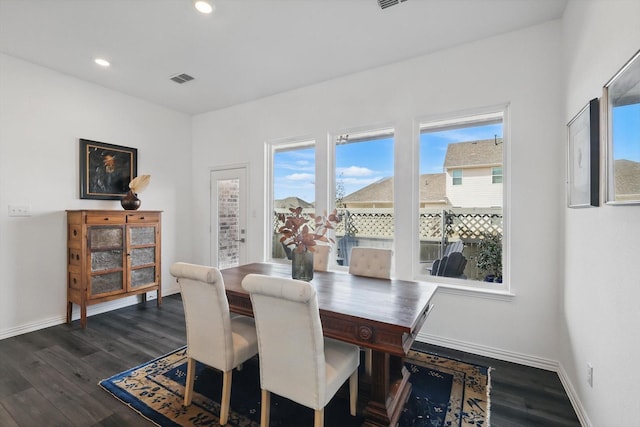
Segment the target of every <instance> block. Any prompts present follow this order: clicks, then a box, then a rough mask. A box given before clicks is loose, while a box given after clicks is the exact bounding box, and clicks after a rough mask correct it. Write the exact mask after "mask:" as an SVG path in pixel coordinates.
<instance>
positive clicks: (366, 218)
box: [332, 129, 394, 266]
mask: <svg viewBox="0 0 640 427" xmlns="http://www.w3.org/2000/svg"><path fill="white" fill-rule="evenodd" d="M393 150H394V131H393V129H381V130H375V131H367V132H356V133H349V134H344V135H340V136H338V137H337V138H336V140H335V161H336V170H335V182H336V207H337V209H338V212H339V213H340V214H341V216H342V221H341V222H340V223H338V225H337V228H336V247H337V250H335V251H332V254H333V256H335V261H336V263H337V264H338V265H343V266H347V265H349V256H350V253H351V248H352V247H354V246H368V247H379V248H392V247H393V238H394V219H393V212H394V194H393V173H394V161H393V158H394V153H393Z"/></svg>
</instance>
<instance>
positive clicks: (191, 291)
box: [170, 262, 234, 371]
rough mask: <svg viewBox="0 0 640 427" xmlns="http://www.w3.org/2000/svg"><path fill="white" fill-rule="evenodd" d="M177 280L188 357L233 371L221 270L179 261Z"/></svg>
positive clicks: (173, 270)
mask: <svg viewBox="0 0 640 427" xmlns="http://www.w3.org/2000/svg"><path fill="white" fill-rule="evenodd" d="M170 271H171V274H172V275H173V276H175V277H177V279H178V283H179V284H180V293H181V295H182V303H183V305H184V316H185V320H186V325H187V354H188V355H189V357H192V358H194V359H196V360H198V361H200V362H203V363H206V364H207V365H209V366H212V367H214V368H216V369H220V370H222V371H230V370H231V369H233V368H234V360H233V359H234V351H233V337H232V332H231V316H230V313H229V302H228V301H227V295H226V293H225V288H224V281H223V279H222V275H221V274H220V270H218V269H217V268H215V267H208V266H202V265H195V264H187V263H184V262H178V263H175V264H173V265H172V266H171V270H170Z"/></svg>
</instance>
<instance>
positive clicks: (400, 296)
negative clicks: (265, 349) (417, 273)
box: [221, 263, 437, 354]
mask: <svg viewBox="0 0 640 427" xmlns="http://www.w3.org/2000/svg"><path fill="white" fill-rule="evenodd" d="M221 273H222V276H223V278H224V282H225V288H226V291H227V297H228V298H229V305H230V309H231V310H232V311H235V312H239V313H241V314H247V315H252V309H251V306H250V301H249V296H248V293H247V292H246V291H245V290H244V289H242V279H243V278H244V277H245V276H246V275H247V274H252V273H254V274H265V275H269V276H279V277H283V278H291V266H290V265H288V264H277V263H253V264H247V265H242V266H238V267H232V268H227V269H223V270H221ZM310 283H311V284H312V285H313V286H314V287H315V289H316V293H317V298H318V306H319V309H320V316H321V319H322V322H323V330H325V335H326V336H330V337H333V338H336V339H341V340H344V341H348V342H352V343H354V344H358V345H362V346H365V347H370V348H373V349H378V350H381V351H385V352H387V353H390V354H403V353H404V354H406V352H407V351H408V347H410V345H411V343H412V342H413V339H414V338H415V335H416V334H417V333H418V332H419V329H420V328H421V326H422V324H423V323H424V321H425V319H426V316H427V314H428V312H429V310H430V307H431V305H430V303H431V300H432V298H433V296H434V294H435V292H436V290H437V285H435V284H433V283H429V282H419V281H406V280H398V279H379V278H371V277H364V276H356V275H353V274H349V273H347V272H342V271H326V272H314V277H313V279H312V280H311V282H310ZM247 304H248V305H247Z"/></svg>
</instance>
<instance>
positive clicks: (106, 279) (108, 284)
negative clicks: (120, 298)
mask: <svg viewBox="0 0 640 427" xmlns="http://www.w3.org/2000/svg"><path fill="white" fill-rule="evenodd" d="M123 289H124V283H123V280H122V271H117V272H115V273H109V274H101V275H99V276H92V277H91V295H99V294H104V293H107V292H115V291H121V290H123Z"/></svg>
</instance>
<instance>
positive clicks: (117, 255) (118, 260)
mask: <svg viewBox="0 0 640 427" xmlns="http://www.w3.org/2000/svg"><path fill="white" fill-rule="evenodd" d="M122 253H123V251H121V250H117V251H99V252H92V253H91V271H92V272H93V271H103V270H113V269H116V268H122V267H123V265H122Z"/></svg>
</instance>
